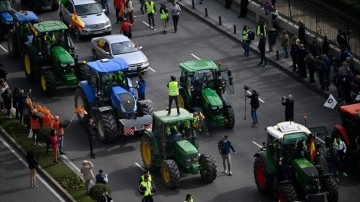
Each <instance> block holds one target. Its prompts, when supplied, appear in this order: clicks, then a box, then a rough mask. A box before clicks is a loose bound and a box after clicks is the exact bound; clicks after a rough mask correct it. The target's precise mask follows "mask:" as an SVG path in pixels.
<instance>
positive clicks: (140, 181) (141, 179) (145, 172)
mask: <svg viewBox="0 0 360 202" xmlns="http://www.w3.org/2000/svg"><path fill="white" fill-rule="evenodd" d="M146 176H148V178H149V179H148V180H149V182H151V183H153V181H152V176H151V175H150V172H149V171H148V170H145V171H144V174H143V175H141V177H140V180H139V184H141V183H142V182H145V177H146Z"/></svg>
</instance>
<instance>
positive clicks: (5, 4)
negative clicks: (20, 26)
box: [0, 0, 11, 13]
mask: <svg viewBox="0 0 360 202" xmlns="http://www.w3.org/2000/svg"><path fill="white" fill-rule="evenodd" d="M6 11H11V4H10V1H9V0H1V1H0V13H1V12H6Z"/></svg>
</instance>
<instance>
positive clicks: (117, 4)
mask: <svg viewBox="0 0 360 202" xmlns="http://www.w3.org/2000/svg"><path fill="white" fill-rule="evenodd" d="M114 8H115V12H116V13H115V15H116V24H119V23H122V20H123V17H124V10H125V0H114Z"/></svg>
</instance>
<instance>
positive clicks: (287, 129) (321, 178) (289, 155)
mask: <svg viewBox="0 0 360 202" xmlns="http://www.w3.org/2000/svg"><path fill="white" fill-rule="evenodd" d="M310 130H312V129H308V128H306V127H305V126H303V125H301V124H297V123H294V122H281V123H278V124H277V125H275V126H269V127H267V128H266V131H267V133H268V140H267V143H264V147H263V148H261V149H260V150H259V152H258V153H256V154H255V155H254V157H255V162H254V178H255V183H256V186H257V188H258V190H259V191H260V192H261V193H270V194H274V193H275V194H276V196H277V198H278V201H280V202H292V201H315V200H316V201H318V202H323V201H324V202H325V201H328V202H337V201H338V200H339V192H338V187H337V184H336V182H335V179H334V178H333V176H332V175H331V174H330V173H329V172H327V171H326V172H325V170H326V169H327V168H328V165H326V164H327V162H326V160H325V158H323V157H324V156H323V154H322V150H321V148H323V145H322V143H323V141H322V140H321V139H320V138H319V136H316V134H315V133H312V132H311V131H310Z"/></svg>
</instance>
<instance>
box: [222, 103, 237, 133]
mask: <svg viewBox="0 0 360 202" xmlns="http://www.w3.org/2000/svg"><path fill="white" fill-rule="evenodd" d="M225 110H226V111H225V113H224V116H225V128H226V129H233V128H234V126H235V113H234V109H233V108H232V107H231V106H228V107H226V109H225Z"/></svg>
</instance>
